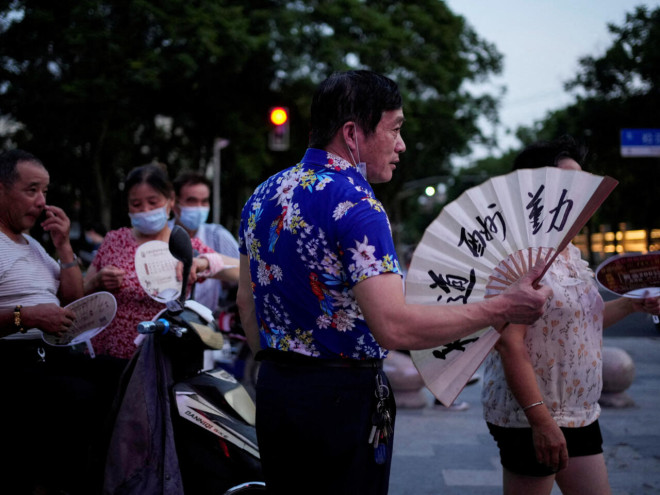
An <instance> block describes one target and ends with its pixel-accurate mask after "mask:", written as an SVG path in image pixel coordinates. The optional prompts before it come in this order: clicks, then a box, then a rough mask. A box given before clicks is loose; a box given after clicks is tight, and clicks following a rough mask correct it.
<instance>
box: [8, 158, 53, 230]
mask: <svg viewBox="0 0 660 495" xmlns="http://www.w3.org/2000/svg"><path fill="white" fill-rule="evenodd" d="M16 172H17V173H18V178H17V179H16V181H15V182H14V184H13V185H12V186H11V187H10V188H7V187H5V186H4V185H3V184H0V224H2V226H3V228H6V229H7V230H8V231H10V232H13V233H15V234H20V233H22V232H25V231H26V230H29V229H31V228H32V227H33V226H34V224H35V223H36V222H37V220H38V219H39V216H40V215H41V212H42V211H43V210H44V207H45V206H46V192H47V191H48V183H49V182H50V176H49V175H48V172H47V171H46V169H45V168H44V167H43V166H41V165H40V164H39V163H35V162H25V161H24V162H18V164H17V165H16Z"/></svg>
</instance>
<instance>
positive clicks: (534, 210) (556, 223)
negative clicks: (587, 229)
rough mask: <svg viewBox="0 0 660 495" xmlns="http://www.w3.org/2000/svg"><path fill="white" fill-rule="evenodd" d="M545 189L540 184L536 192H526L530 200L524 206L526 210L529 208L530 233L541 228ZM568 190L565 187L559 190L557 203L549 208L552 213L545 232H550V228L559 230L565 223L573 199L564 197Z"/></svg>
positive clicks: (562, 228)
mask: <svg viewBox="0 0 660 495" xmlns="http://www.w3.org/2000/svg"><path fill="white" fill-rule="evenodd" d="M544 190H545V186H543V185H541V187H539V188H538V190H537V191H536V193H527V195H528V196H529V197H530V198H531V201H530V202H529V203H527V205H526V206H525V209H526V210H529V216H528V217H527V218H529V220H530V222H531V224H532V233H533V234H537V233H538V232H539V230H541V227H543V222H544V220H545V218H542V215H543V203H542V201H543V191H544ZM567 192H568V191H567V190H566V189H563V190H562V192H561V197H560V198H559V201H558V202H557V205H556V206H555V207H554V208H552V209H550V210H549V212H550V214H551V215H552V219H551V220H550V227H548V230H547V231H546V232H550V231H551V230H557V231H559V232H561V231H562V230H564V226H565V225H566V220H568V215H569V214H570V212H571V209H573V200H572V199H566V193H567Z"/></svg>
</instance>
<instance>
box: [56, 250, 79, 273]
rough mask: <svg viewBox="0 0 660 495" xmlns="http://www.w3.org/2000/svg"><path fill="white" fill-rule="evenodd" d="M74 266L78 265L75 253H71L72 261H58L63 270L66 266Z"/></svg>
mask: <svg viewBox="0 0 660 495" xmlns="http://www.w3.org/2000/svg"><path fill="white" fill-rule="evenodd" d="M74 266H78V256H76V255H75V254H74V255H73V261H69V262H68V263H62V262H60V269H61V270H65V269H66V268H73V267H74Z"/></svg>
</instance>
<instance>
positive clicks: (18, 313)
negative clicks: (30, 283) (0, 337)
mask: <svg viewBox="0 0 660 495" xmlns="http://www.w3.org/2000/svg"><path fill="white" fill-rule="evenodd" d="M22 307H23V306H21V305H20V304H19V305H18V306H16V307H15V308H14V327H16V330H17V331H19V332H21V333H25V332H27V330H26V329H25V328H23V323H22V322H21V308H22Z"/></svg>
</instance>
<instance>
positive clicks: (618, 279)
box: [596, 251, 660, 298]
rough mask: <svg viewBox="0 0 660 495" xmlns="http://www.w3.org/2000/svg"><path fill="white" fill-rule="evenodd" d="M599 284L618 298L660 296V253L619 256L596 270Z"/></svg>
mask: <svg viewBox="0 0 660 495" xmlns="http://www.w3.org/2000/svg"><path fill="white" fill-rule="evenodd" d="M596 280H597V281H598V284H599V285H600V286H601V287H602V288H604V289H605V290H607V291H608V292H611V293H613V294H616V295H617V296H625V297H631V298H642V297H658V296H660V251H655V252H652V253H646V254H619V255H616V256H612V257H610V258H607V259H606V260H605V261H603V262H602V263H601V264H600V265H599V266H598V268H597V269H596Z"/></svg>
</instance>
